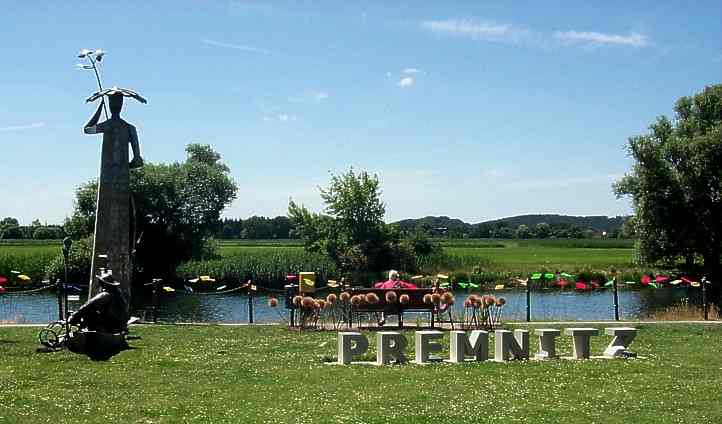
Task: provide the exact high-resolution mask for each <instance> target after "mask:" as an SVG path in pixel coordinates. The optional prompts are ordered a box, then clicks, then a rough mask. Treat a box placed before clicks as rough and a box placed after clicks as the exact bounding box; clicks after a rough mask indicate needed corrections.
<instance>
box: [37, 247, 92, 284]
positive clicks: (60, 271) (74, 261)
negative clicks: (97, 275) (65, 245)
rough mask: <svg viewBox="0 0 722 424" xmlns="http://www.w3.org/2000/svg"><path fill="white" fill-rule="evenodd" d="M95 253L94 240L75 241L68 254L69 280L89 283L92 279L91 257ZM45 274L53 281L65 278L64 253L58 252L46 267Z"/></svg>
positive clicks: (70, 281) (75, 282)
mask: <svg viewBox="0 0 722 424" xmlns="http://www.w3.org/2000/svg"><path fill="white" fill-rule="evenodd" d="M92 255H93V240H92V239H91V238H85V239H81V240H78V241H76V242H74V243H73V248H72V249H70V255H69V256H68V282H69V283H74V284H87V283H88V282H89V281H90V258H91V256H92ZM45 276H46V278H47V279H48V280H50V281H51V282H55V281H57V280H58V279H60V280H61V281H63V280H65V262H64V259H63V254H62V253H60V254H58V255H57V256H56V257H55V258H54V259H53V260H52V261H51V262H50V264H48V266H47V267H46V268H45Z"/></svg>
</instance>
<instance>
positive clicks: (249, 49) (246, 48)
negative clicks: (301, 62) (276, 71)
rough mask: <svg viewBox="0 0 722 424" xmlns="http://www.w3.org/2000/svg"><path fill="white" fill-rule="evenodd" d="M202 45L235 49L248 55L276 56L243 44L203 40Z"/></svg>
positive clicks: (267, 51) (270, 52)
mask: <svg viewBox="0 0 722 424" xmlns="http://www.w3.org/2000/svg"><path fill="white" fill-rule="evenodd" d="M201 42H202V43H204V44H208V45H210V46H216V47H223V48H227V49H234V50H241V51H244V52H248V53H259V54H269V55H272V54H274V53H273V52H272V51H270V50H266V49H261V48H258V47H251V46H244V45H242V44H232V43H224V42H222V41H216V40H209V39H203V40H201Z"/></svg>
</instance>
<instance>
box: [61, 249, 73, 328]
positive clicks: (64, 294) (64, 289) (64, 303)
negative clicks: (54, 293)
mask: <svg viewBox="0 0 722 424" xmlns="http://www.w3.org/2000/svg"><path fill="white" fill-rule="evenodd" d="M72 246H73V239H71V238H70V237H65V238H64V239H63V267H64V271H65V281H63V284H62V286H61V285H60V284H58V315H59V318H58V319H60V320H61V321H64V320H65V319H66V318H67V315H68V257H69V256H70V249H71V248H72ZM58 281H60V280H58Z"/></svg>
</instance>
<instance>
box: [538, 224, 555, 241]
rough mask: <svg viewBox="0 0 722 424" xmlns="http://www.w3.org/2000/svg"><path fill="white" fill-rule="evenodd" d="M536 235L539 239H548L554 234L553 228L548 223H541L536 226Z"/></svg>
mask: <svg viewBox="0 0 722 424" xmlns="http://www.w3.org/2000/svg"><path fill="white" fill-rule="evenodd" d="M534 234H536V237H537V238H540V239H544V238H548V237H549V236H550V235H551V234H552V227H551V226H550V225H549V224H547V223H546V222H540V223H538V224H536V225H535V226H534Z"/></svg>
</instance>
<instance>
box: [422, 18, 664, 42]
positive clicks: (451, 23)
mask: <svg viewBox="0 0 722 424" xmlns="http://www.w3.org/2000/svg"><path fill="white" fill-rule="evenodd" d="M420 25H421V28H423V29H425V30H427V31H430V32H432V33H436V34H446V35H450V36H456V37H463V38H468V39H471V40H476V41H489V42H498V43H508V44H523V45H531V46H536V47H552V46H555V45H556V46H559V45H568V46H574V45H586V46H601V45H607V46H622V47H647V46H649V45H650V40H649V38H648V37H647V36H646V35H644V34H640V33H637V32H630V33H629V34H613V33H603V32H593V31H577V30H569V31H554V32H552V33H549V32H539V31H532V30H530V29H528V28H525V27H523V26H519V25H512V24H506V23H498V22H494V21H488V20H478V19H445V20H427V21H421V23H420Z"/></svg>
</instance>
